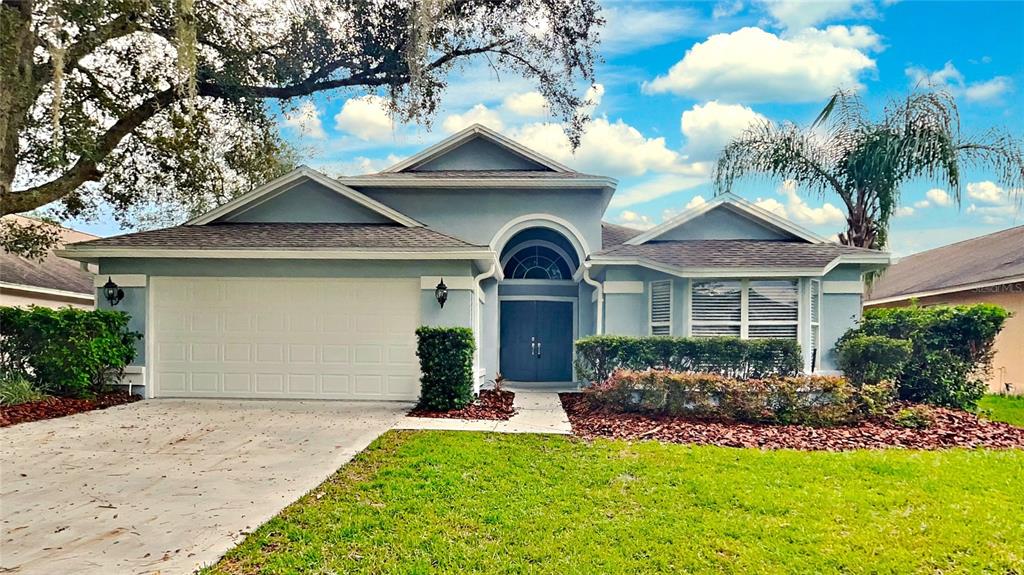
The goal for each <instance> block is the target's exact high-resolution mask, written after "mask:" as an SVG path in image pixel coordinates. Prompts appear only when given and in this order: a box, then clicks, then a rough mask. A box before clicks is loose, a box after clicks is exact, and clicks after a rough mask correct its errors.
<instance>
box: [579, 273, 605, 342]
mask: <svg viewBox="0 0 1024 575" xmlns="http://www.w3.org/2000/svg"><path fill="white" fill-rule="evenodd" d="M590 266H591V263H590V262H583V281H584V282H586V283H587V284H589V285H592V286H594V289H596V290H597V325H595V326H594V334H595V335H601V334H603V333H604V284H602V283H601V282H599V281H597V280H595V279H593V278H591V277H590Z"/></svg>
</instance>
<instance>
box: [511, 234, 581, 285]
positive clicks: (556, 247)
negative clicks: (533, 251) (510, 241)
mask: <svg viewBox="0 0 1024 575" xmlns="http://www.w3.org/2000/svg"><path fill="white" fill-rule="evenodd" d="M506 245H507V244H506ZM535 246H541V247H545V248H548V249H550V250H551V251H553V252H555V253H556V254H558V255H559V256H561V257H562V259H563V260H565V264H566V265H567V266H568V267H569V277H576V270H577V267H578V266H576V265H573V263H572V257H570V256H569V253H568V252H566V251H565V250H563V249H562V247H561V246H559V245H558V244H556V243H554V242H549V241H547V240H526V241H525V242H523V243H520V244H516V245H514V246H512V249H510V250H509V251H508V253H507V254H505V257H503V258H501V262H500V263H501V269H502V270H504V269H505V266H506V265H507V264H508V260H510V259H512V256H514V255H516V254H518V253H519V252H520V251H521V250H524V249H526V248H530V247H535ZM502 251H505V248H502ZM510 279H514V278H510ZM539 281H558V280H539ZM573 283H575V282H573Z"/></svg>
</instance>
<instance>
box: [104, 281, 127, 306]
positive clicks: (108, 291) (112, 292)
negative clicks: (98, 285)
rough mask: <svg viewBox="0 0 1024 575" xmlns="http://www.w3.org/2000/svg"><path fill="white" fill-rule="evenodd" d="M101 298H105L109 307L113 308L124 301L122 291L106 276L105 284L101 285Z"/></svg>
mask: <svg viewBox="0 0 1024 575" xmlns="http://www.w3.org/2000/svg"><path fill="white" fill-rule="evenodd" d="M103 296H104V297H106V298H107V301H109V302H110V305H111V306H115V305H117V304H118V303H119V302H120V301H121V300H123V299H124V290H123V289H121V288H119V287H117V284H116V283H114V279H113V278H111V277H110V276H107V283H105V284H103Z"/></svg>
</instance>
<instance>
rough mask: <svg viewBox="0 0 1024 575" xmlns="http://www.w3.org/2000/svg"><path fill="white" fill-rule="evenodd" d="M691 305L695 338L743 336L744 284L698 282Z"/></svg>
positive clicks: (694, 284) (734, 282) (719, 281)
mask: <svg viewBox="0 0 1024 575" xmlns="http://www.w3.org/2000/svg"><path fill="white" fill-rule="evenodd" d="M690 305H691V315H692V318H691V332H692V333H693V335H695V336H717V335H727V336H736V337H739V335H740V321H741V320H742V318H743V311H742V306H743V285H742V284H741V283H740V281H738V280H712V281H694V282H693V289H692V290H691V299H690Z"/></svg>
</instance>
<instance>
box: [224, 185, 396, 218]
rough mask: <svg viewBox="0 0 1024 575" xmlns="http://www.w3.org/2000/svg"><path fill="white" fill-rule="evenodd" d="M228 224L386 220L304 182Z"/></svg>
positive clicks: (323, 188) (373, 212) (236, 215)
mask: <svg viewBox="0 0 1024 575" xmlns="http://www.w3.org/2000/svg"><path fill="white" fill-rule="evenodd" d="M227 221H229V222H299V223H359V224H387V223H392V222H391V220H390V219H389V218H386V217H384V216H382V215H381V214H378V213H377V212H375V211H373V210H371V209H369V208H365V207H363V206H361V205H359V204H357V203H355V202H353V201H352V200H349V199H348V198H344V197H342V196H341V195H340V194H338V193H337V192H335V191H334V190H330V189H328V188H326V187H324V186H323V185H321V184H319V183H317V182H314V181H305V182H303V183H301V184H299V185H297V186H295V187H294V188H292V189H290V190H287V191H285V192H283V193H281V194H280V195H278V196H277V197H275V198H272V199H270V200H267V201H265V202H263V203H261V204H257V205H256V206H254V207H252V208H250V209H248V210H246V211H244V212H241V213H239V214H235V215H233V216H231V217H229V218H227Z"/></svg>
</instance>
